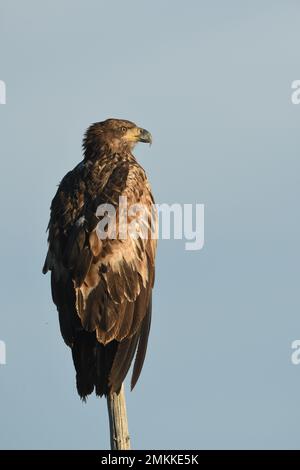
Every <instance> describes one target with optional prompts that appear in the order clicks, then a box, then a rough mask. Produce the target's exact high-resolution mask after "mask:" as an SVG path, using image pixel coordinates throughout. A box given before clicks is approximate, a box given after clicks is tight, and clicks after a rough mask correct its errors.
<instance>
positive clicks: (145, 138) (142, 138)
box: [138, 127, 152, 145]
mask: <svg viewBox="0 0 300 470" xmlns="http://www.w3.org/2000/svg"><path fill="white" fill-rule="evenodd" d="M139 131H140V132H139V136H138V141H139V142H145V143H146V144H150V145H151V144H152V135H151V134H150V132H149V131H147V130H146V129H142V128H141V127H140V128H139Z"/></svg>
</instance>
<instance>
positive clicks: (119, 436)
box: [107, 384, 130, 450]
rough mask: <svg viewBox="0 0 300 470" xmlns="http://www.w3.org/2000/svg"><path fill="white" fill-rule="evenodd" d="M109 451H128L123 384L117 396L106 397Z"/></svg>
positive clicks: (114, 394)
mask: <svg viewBox="0 0 300 470" xmlns="http://www.w3.org/2000/svg"><path fill="white" fill-rule="evenodd" d="M107 408H108V416H109V429H110V446H111V450H130V437H129V432H128V421H127V412H126V401H125V390H124V384H123V385H122V387H121V390H120V392H119V394H118V395H117V394H116V393H112V394H111V395H108V396H107Z"/></svg>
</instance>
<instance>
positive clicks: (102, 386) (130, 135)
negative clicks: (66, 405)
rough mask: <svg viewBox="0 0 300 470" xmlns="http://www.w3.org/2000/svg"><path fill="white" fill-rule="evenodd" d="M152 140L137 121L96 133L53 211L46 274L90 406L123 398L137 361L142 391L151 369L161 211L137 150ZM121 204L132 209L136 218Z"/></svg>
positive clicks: (100, 126) (104, 125)
mask: <svg viewBox="0 0 300 470" xmlns="http://www.w3.org/2000/svg"><path fill="white" fill-rule="evenodd" d="M151 141H152V138H151V134H150V133H149V132H148V131H146V130H145V129H141V128H139V127H137V126H136V125H135V124H134V123H133V122H130V121H127V120H120V119H108V120H106V121H104V122H97V123H95V124H93V125H91V126H90V127H89V129H88V130H87V132H86V134H85V136H84V140H83V150H84V159H83V161H82V162H81V163H79V164H78V165H77V166H76V167H75V168H74V169H73V170H72V171H70V172H69V173H67V174H66V176H65V177H64V178H63V180H62V181H61V183H60V185H59V187H58V190H57V192H56V195H55V197H54V199H53V201H52V204H51V214H50V222H49V225H48V230H49V236H48V243H49V249H48V253H47V257H46V260H45V264H44V268H43V273H46V272H47V271H51V289H52V298H53V302H54V303H55V305H56V307H57V310H58V314H59V323H60V329H61V334H62V336H63V338H64V340H65V342H66V344H67V345H68V346H70V348H71V349H72V356H73V361H74V365H75V369H76V382H77V390H78V393H79V395H80V397H81V398H82V399H84V400H85V399H86V397H87V395H89V394H91V393H92V392H93V391H94V390H95V391H96V394H97V395H100V396H102V395H107V394H109V393H113V392H117V393H118V391H119V390H120V388H121V385H122V382H123V381H124V379H125V376H126V374H127V372H128V370H129V367H130V365H131V363H132V361H133V358H134V356H135V361H134V367H133V373H132V379H131V388H133V387H134V386H135V384H136V382H137V380H138V378H139V375H140V372H141V369H142V366H143V362H144V358H145V353H146V349H147V342H148V335H149V329H150V322H151V296H152V288H153V284H154V261H155V252H156V236H155V230H156V211H155V206H154V200H153V197H152V193H151V189H150V185H149V183H148V180H147V177H146V174H145V171H144V170H143V168H142V167H141V166H140V165H139V164H138V163H137V161H136V159H135V157H134V156H133V154H132V150H133V147H134V146H135V144H136V143H137V142H148V143H151ZM120 196H121V197H122V199H120ZM120 201H126V203H127V207H128V210H127V211H124V210H123V207H122V204H121V203H120ZM134 205H138V208H140V207H141V208H142V209H143V210H144V214H143V217H139V216H138V215H140V212H141V210H135V211H132V210H129V208H130V207H133V206H134ZM99 209H100V210H99ZM111 209H114V210H115V214H114V217H115V218H113V216H112V214H113V212H112V211H111ZM143 210H142V212H143ZM137 213H138V214H137ZM124 214H125V215H124ZM113 221H115V224H113V223H112V222H113ZM101 224H102V225H101ZM100 226H101V227H102V229H101V227H100ZM103 226H104V229H103ZM128 227H131V230H129V229H128ZM132 228H133V229H134V230H132ZM145 232H146V235H147V236H145ZM153 234H154V236H153ZM124 235H125V236H124Z"/></svg>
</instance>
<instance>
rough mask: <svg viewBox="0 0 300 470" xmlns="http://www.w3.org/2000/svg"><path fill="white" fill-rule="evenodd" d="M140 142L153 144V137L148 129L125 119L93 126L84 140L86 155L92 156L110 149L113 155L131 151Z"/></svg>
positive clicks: (97, 123)
mask: <svg viewBox="0 0 300 470" xmlns="http://www.w3.org/2000/svg"><path fill="white" fill-rule="evenodd" d="M138 142H145V143H149V144H151V143H152V136H151V134H150V132H148V131H147V130H146V129H143V128H141V127H138V126H137V125H136V124H134V123H133V122H131V121H127V120H124V119H107V120H106V121H103V122H96V123H95V124H92V125H91V126H90V127H89V128H88V130H87V131H86V134H85V136H84V140H83V148H84V150H85V154H86V156H87V155H89V154H90V155H92V154H95V153H98V152H99V151H101V149H108V150H109V151H111V152H113V153H118V152H122V151H124V150H125V151H126V150H127V151H128V150H129V151H131V150H132V149H133V147H134V146H135V145H136V144H137V143H138Z"/></svg>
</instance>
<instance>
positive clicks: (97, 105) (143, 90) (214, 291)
mask: <svg viewBox="0 0 300 470" xmlns="http://www.w3.org/2000/svg"><path fill="white" fill-rule="evenodd" d="M299 15H300V4H299V2H298V1H296V0H294V1H292V0H286V1H276V0H265V1H263V2H262V1H258V0H253V1H252V2H246V1H238V0H228V1H227V2H224V1H222V0H218V1H217V0H205V1H198V0H189V1H187V2H183V1H174V0H173V1H171V0H169V1H166V0H165V1H158V0H153V1H152V2H151V3H150V2H146V1H145V0H139V1H138V0H128V1H127V2H124V1H121V0H119V1H111V2H105V1H99V0H97V1H96V0H80V1H78V0H77V1H76V0H75V1H74V0H73V1H71V0H59V1H58V0H52V1H51V2H50V1H43V2H41V1H37V0H27V1H26V2H23V1H21V0H18V1H17V0H0V79H1V80H5V82H6V85H7V104H6V105H1V106H0V152H1V163H2V166H1V176H2V181H1V199H0V210H1V241H2V243H1V246H0V253H1V258H0V259H1V271H0V276H1V286H2V289H1V294H2V295H1V301H0V302H1V304H0V340H4V341H5V342H6V346H7V365H6V366H0V417H1V418H0V447H1V448H3V449H5V448H6V449H14V448H20V449H33V448H46V449H54V448H60V449H62V448H69V449H77V448H82V449H89V448H107V447H108V445H109V439H108V433H107V429H108V421H107V415H106V404H105V401H104V400H99V399H95V398H92V399H89V400H88V403H87V404H82V403H81V402H80V400H79V398H78V396H77V394H76V390H75V376H74V370H73V365H72V361H71V355H70V351H69V350H68V348H67V347H66V346H65V345H64V343H63V341H62V339H61V337H60V333H59V327H58V321H57V315H56V311H55V308H54V306H53V304H52V302H51V297H50V287H49V277H43V276H42V274H41V267H42V264H43V258H44V255H45V252H46V234H45V229H46V225H47V223H48V217H49V205H50V201H51V198H52V197H53V194H54V192H55V188H56V185H57V184H58V183H59V181H60V179H61V178H62V176H63V175H64V174H65V173H66V171H68V170H69V169H70V168H72V167H73V166H74V165H75V164H76V163H77V162H78V161H79V160H80V159H81V139H82V134H83V132H84V131H85V129H86V127H87V126H88V125H89V124H90V123H92V122H94V121H98V120H103V119H105V118H107V117H124V118H127V119H130V120H133V121H135V122H137V123H138V124H139V125H141V126H143V127H145V128H147V129H149V130H150V131H151V132H152V134H153V138H154V144H153V146H152V148H151V149H149V148H148V147H145V146H140V147H139V148H137V150H136V154H137V156H138V158H139V161H140V162H141V163H142V165H143V166H144V167H145V169H146V170H147V173H148V176H149V179H150V181H151V183H152V187H153V191H154V194H155V196H156V200H157V202H158V203H162V202H169V203H173V202H179V203H193V204H195V203H204V204H205V211H206V212H205V246H204V249H203V250H201V251H199V252H187V251H185V250H184V241H163V242H161V243H160V244H159V251H158V258H157V277H156V288H155V296H154V317H153V324H152V332H151V339H150V344H149V350H148V356H147V359H146V363H145V367H144V370H143V373H142V376H141V379H140V382H139V383H138V385H137V387H136V389H135V391H134V392H133V393H131V394H129V393H128V394H127V400H128V412H129V424H130V432H131V436H132V442H133V446H134V447H135V448H148V449H162V448H170V449H172V448H182V449H183V448H187V449H188V448H194V449H195V448H204V449H214V448H223V449H228V448H300V432H299V422H300V405H299V393H300V366H298V367H297V366H293V365H292V364H291V361H290V355H291V349H290V344H291V342H292V341H293V340H294V339H299V338H300V313H299V307H300V299H299V278H300V267H299V266H300V252H299V236H300V222H299V196H300V194H299V193H300V189H299V188H300V184H299V183H300V181H299V179H300V138H299V135H300V133H299V125H300V124H299V122H300V105H299V106H296V105H292V104H291V99H290V95H291V83H292V81H293V80H295V79H300V61H299V53H298V44H299V42H300V30H299Z"/></svg>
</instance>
